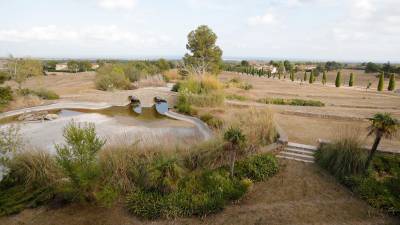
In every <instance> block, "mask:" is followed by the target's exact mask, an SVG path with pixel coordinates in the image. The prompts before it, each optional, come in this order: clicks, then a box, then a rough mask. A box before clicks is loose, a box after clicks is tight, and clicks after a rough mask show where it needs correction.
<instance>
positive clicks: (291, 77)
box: [290, 70, 294, 81]
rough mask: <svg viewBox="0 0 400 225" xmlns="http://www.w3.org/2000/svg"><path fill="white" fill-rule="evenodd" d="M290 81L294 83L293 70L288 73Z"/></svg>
mask: <svg viewBox="0 0 400 225" xmlns="http://www.w3.org/2000/svg"><path fill="white" fill-rule="evenodd" d="M290 79H291V80H292V81H294V71H293V70H292V71H290Z"/></svg>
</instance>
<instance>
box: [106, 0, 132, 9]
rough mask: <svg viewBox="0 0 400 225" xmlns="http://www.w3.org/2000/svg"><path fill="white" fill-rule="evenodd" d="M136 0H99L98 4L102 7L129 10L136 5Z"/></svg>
mask: <svg viewBox="0 0 400 225" xmlns="http://www.w3.org/2000/svg"><path fill="white" fill-rule="evenodd" d="M136 3H137V2H136V0H99V1H98V4H99V6H100V7H101V8H104V9H110V10H113V9H126V10H130V9H133V8H134V7H135V6H136Z"/></svg>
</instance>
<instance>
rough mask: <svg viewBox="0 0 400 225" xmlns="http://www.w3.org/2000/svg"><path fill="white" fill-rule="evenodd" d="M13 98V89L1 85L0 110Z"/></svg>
mask: <svg viewBox="0 0 400 225" xmlns="http://www.w3.org/2000/svg"><path fill="white" fill-rule="evenodd" d="M12 100H13V91H12V90H11V88H10V87H0V111H1V109H2V108H3V107H5V106H7V105H8V103H9V102H10V101H12Z"/></svg>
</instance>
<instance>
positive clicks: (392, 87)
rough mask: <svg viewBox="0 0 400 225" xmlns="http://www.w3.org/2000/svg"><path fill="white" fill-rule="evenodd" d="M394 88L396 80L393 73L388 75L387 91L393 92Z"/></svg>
mask: <svg viewBox="0 0 400 225" xmlns="http://www.w3.org/2000/svg"><path fill="white" fill-rule="evenodd" d="M395 88H396V78H395V77H394V73H392V74H391V75H390V80H389V86H388V90H389V91H394V89H395Z"/></svg>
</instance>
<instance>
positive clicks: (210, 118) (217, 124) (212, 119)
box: [200, 113, 224, 129]
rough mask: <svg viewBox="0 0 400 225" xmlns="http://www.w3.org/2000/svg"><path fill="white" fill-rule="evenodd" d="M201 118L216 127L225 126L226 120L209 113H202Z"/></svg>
mask: <svg viewBox="0 0 400 225" xmlns="http://www.w3.org/2000/svg"><path fill="white" fill-rule="evenodd" d="M200 119H201V120H202V121H203V122H205V123H206V124H207V125H208V126H210V127H211V128H214V129H221V128H222V127H223V126H224V121H223V120H222V119H219V118H217V117H215V116H213V115H211V114H209V113H207V114H204V115H201V116H200Z"/></svg>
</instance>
